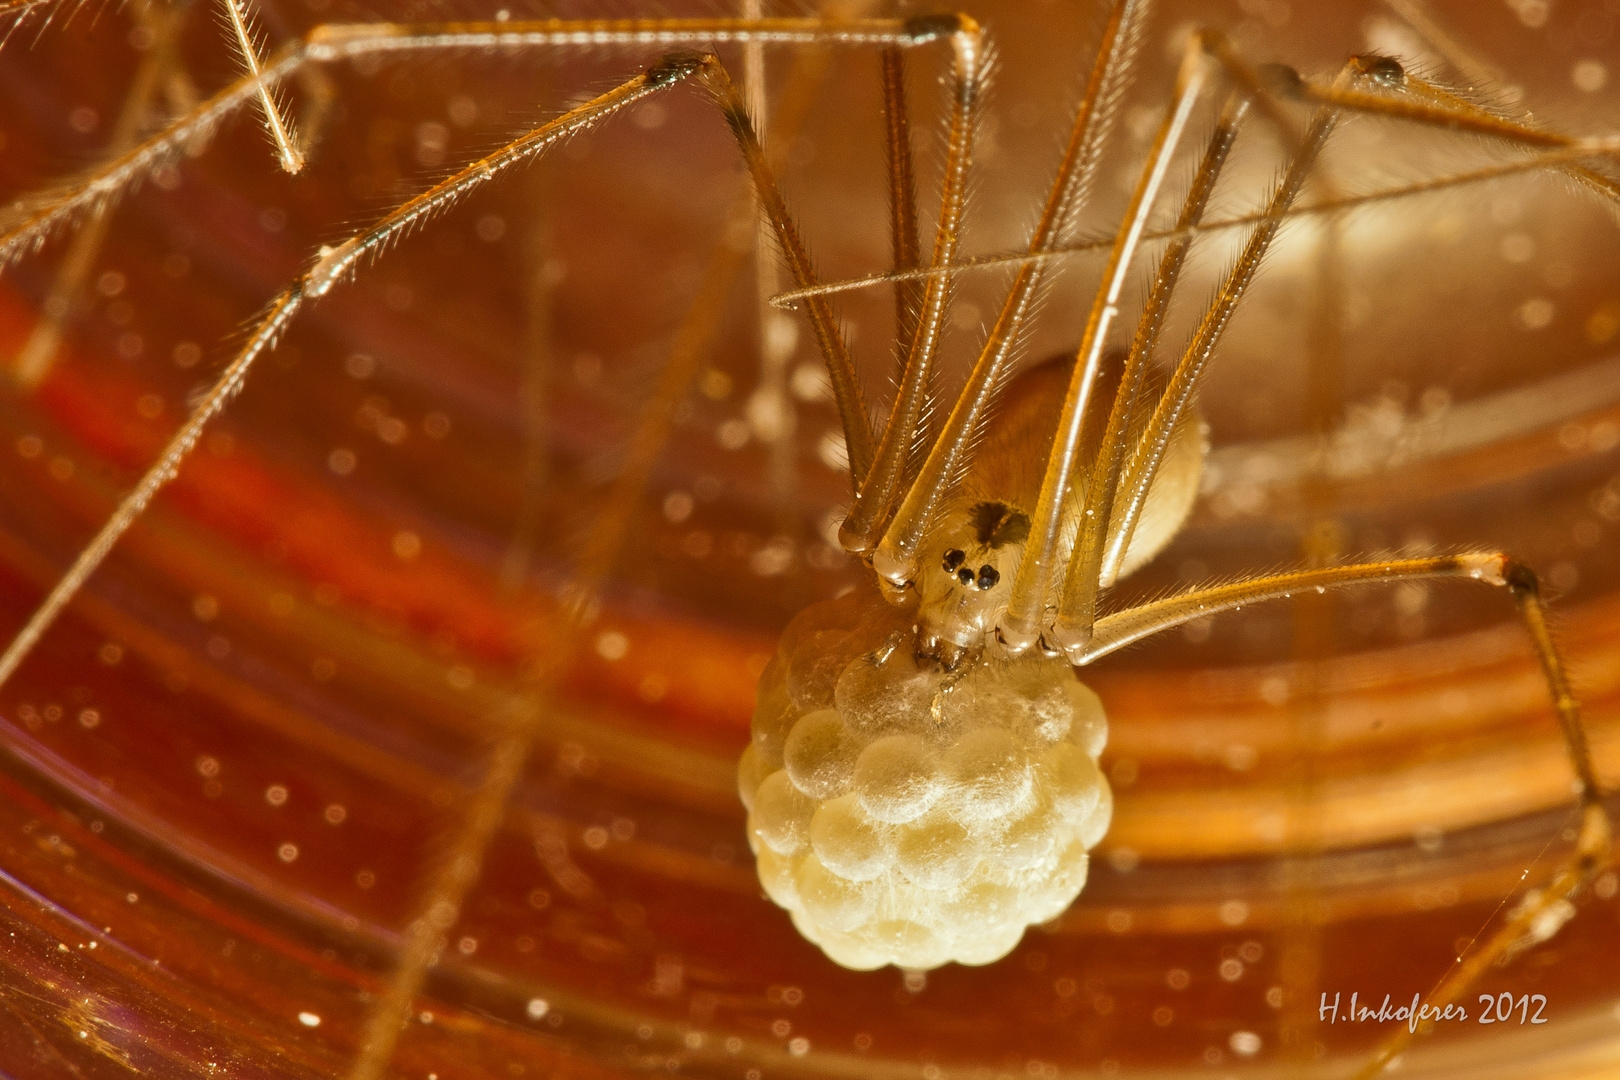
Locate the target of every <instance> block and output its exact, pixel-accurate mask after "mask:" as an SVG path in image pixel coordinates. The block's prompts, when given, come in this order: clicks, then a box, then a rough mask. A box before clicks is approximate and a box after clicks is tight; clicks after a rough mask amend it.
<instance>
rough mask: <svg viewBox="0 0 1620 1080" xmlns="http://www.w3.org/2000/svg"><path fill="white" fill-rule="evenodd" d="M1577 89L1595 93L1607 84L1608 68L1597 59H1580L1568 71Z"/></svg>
mask: <svg viewBox="0 0 1620 1080" xmlns="http://www.w3.org/2000/svg"><path fill="white" fill-rule="evenodd" d="M1569 77H1570V78H1571V79H1572V80H1574V83H1575V88H1576V89H1577V90H1584V91H1586V92H1587V93H1588V94H1595V93H1597V92H1598V91H1599V90H1601V89H1603V88H1604V87H1605V86H1607V85H1608V84H1609V69H1608V68H1607V67H1605V66H1604V65H1603V63H1602V62H1601V61H1598V60H1580V61H1577V62H1576V64H1575V67H1574V69H1573V70H1572V71H1570V73H1569Z"/></svg>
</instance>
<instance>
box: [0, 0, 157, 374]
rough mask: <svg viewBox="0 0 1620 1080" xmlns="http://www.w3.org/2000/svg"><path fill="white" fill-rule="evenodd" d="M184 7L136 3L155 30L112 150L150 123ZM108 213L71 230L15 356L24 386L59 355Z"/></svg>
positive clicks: (119, 150) (124, 147) (95, 213)
mask: <svg viewBox="0 0 1620 1080" xmlns="http://www.w3.org/2000/svg"><path fill="white" fill-rule="evenodd" d="M182 14H183V9H177V8H170V7H168V6H166V5H164V6H159V5H156V4H153V3H141V4H137V5H135V15H136V18H137V20H138V21H139V24H140V25H141V26H142V27H143V28H144V29H146V30H147V31H148V32H150V33H151V35H152V44H151V46H150V48H149V49H148V50H147V52H146V55H145V56H143V57H142V58H141V63H140V66H139V67H137V68H136V69H135V77H134V79H133V80H132V81H131V83H130V87H129V93H128V94H127V95H126V96H125V98H124V104H123V106H122V107H121V108H120V109H119V111H118V119H117V120H116V121H114V123H113V130H112V136H111V137H110V138H109V139H108V140H107V149H108V151H109V152H110V153H111V154H113V155H114V156H117V155H120V154H123V153H125V152H127V151H128V150H129V149H130V148H131V147H133V146H134V145H135V143H136V141H137V140H138V138H139V137H140V134H141V129H142V128H143V127H144V126H146V125H147V124H148V123H150V114H151V112H152V110H153V104H154V101H155V99H156V98H157V97H158V93H159V85H160V83H162V82H163V81H164V80H166V79H167V78H168V75H169V70H168V69H169V67H170V66H171V65H172V64H174V63H175V62H176V61H177V59H178V58H177V56H176V55H175V49H174V45H175V40H176V38H178V37H179V32H180V28H181V26H182V24H183V23H184V19H183V17H182ZM109 217H110V215H109V214H108V212H107V210H106V208H104V207H103V208H97V209H94V210H92V211H91V212H90V213H89V215H88V216H87V219H86V221H85V222H84V224H83V225H81V226H80V227H79V230H78V232H76V233H74V234H73V241H72V243H71V244H69V245H68V250H67V253H66V254H65V255H64V256H63V258H62V263H61V265H60V266H59V267H58V268H57V271H56V278H55V280H53V281H52V282H51V289H50V292H48V293H46V295H45V302H44V303H43V304H41V305H40V310H41V317H40V320H39V322H37V323H35V324H34V328H33V329H32V330H31V331H29V334H28V339H27V340H26V341H25V342H24V343H23V347H22V349H21V350H19V351H18V353H17V356H16V358H15V360H14V361H13V362H12V374H13V375H14V376H15V378H16V380H17V382H18V383H19V384H21V385H22V386H23V387H25V388H32V387H35V386H38V385H39V384H40V381H41V380H43V379H44V378H45V376H46V374H47V373H48V372H49V371H50V369H51V365H52V364H53V363H54V362H55V360H56V353H57V349H58V348H59V347H60V345H61V343H62V329H63V327H64V326H65V325H66V323H67V320H68V318H69V317H70V316H71V315H72V314H73V309H74V307H75V306H76V305H77V304H78V302H79V296H80V294H81V293H82V292H83V290H84V285H85V282H86V281H87V280H89V277H90V272H91V270H93V269H94V268H95V265H96V258H97V256H98V255H99V254H100V253H101V245H102V242H103V241H104V240H105V239H106V236H107V227H108V224H109Z"/></svg>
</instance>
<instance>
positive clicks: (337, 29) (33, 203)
mask: <svg viewBox="0 0 1620 1080" xmlns="http://www.w3.org/2000/svg"><path fill="white" fill-rule="evenodd" d="M0 13H3V9H0ZM946 23H949V24H950V25H945V24H946ZM953 28H954V22H953V21H951V20H948V19H946V20H941V19H919V20H909V21H902V20H899V19H843V20H838V19H835V20H820V19H808V18H806V19H762V20H758V21H750V20H747V19H573V20H565V19H551V20H542V21H537V22H519V21H510V22H470V23H438V24H422V25H404V24H397V23H365V24H328V25H324V26H317V27H315V28H313V29H311V30H310V31H309V33H308V34H307V35H306V36H305V38H304V40H303V41H298V42H292V43H290V44H288V45H287V46H284V47H283V48H282V49H280V50H279V51H278V52H277V53H276V55H275V57H274V58H273V59H271V60H270V61H269V62H267V63H265V64H264V65H263V66H262V67H261V68H260V70H259V75H258V77H257V78H254V77H252V76H244V77H243V78H241V79H238V80H237V81H236V82H234V83H232V84H231V85H230V86H228V87H226V88H225V89H223V90H221V91H219V92H218V93H216V94H214V95H213V96H212V97H210V98H208V100H206V101H205V102H203V103H202V104H201V105H199V106H198V107H197V109H196V110H195V111H194V112H191V113H188V114H187V115H185V116H182V117H179V118H177V119H176V120H175V121H174V122H173V123H171V124H169V126H168V127H166V128H164V129H163V130H162V131H161V132H159V133H158V134H157V135H155V136H153V137H152V138H150V139H148V140H146V141H145V142H144V143H142V144H141V145H139V146H137V147H135V148H134V149H132V150H130V151H129V152H128V153H125V154H122V155H119V156H117V157H115V158H113V159H112V160H110V161H107V162H105V163H103V164H102V165H100V166H98V167H96V168H95V169H93V170H91V171H89V172H87V173H85V174H83V175H81V176H79V177H77V178H75V179H74V180H72V181H70V182H68V183H65V184H62V185H60V186H59V187H57V188H55V189H52V190H50V191H47V192H42V193H38V194H35V195H33V196H29V197H25V198H24V199H22V200H20V201H19V202H17V203H15V204H13V205H11V206H9V207H6V208H5V209H4V210H3V211H0V269H3V268H4V267H6V266H8V265H10V263H11V262H13V261H14V260H16V259H17V258H19V257H21V256H22V255H24V254H27V253H28V252H30V251H33V250H36V249H38V248H39V246H40V245H41V244H43V243H44V242H45V241H46V240H47V239H49V237H50V236H51V235H52V234H53V233H54V232H56V231H57V230H58V229H60V228H61V227H62V226H64V225H66V224H67V223H69V222H71V221H74V220H76V219H77V218H79V217H80V216H81V215H83V214H85V213H87V212H89V211H90V210H91V209H93V208H95V207H100V206H105V205H107V204H109V203H111V202H112V201H113V200H115V199H117V198H118V197H119V196H120V195H122V194H123V193H124V192H125V191H127V190H129V189H130V188H132V187H134V186H135V185H137V184H139V183H140V182H141V181H142V180H144V179H146V178H147V177H149V176H151V175H152V174H153V173H154V172H156V171H157V170H158V169H159V168H161V167H162V166H164V165H166V164H169V163H170V162H172V161H173V160H175V159H176V158H177V157H178V156H179V155H180V154H181V152H182V151H189V152H191V153H196V152H198V151H200V150H201V148H202V147H203V146H204V145H206V143H207V141H208V139H209V138H211V137H212V136H213V134H214V132H215V130H217V128H218V127H219V125H220V124H221V123H222V122H223V121H224V120H226V119H227V118H228V117H230V116H231V115H232V114H234V113H235V112H237V111H238V110H239V109H241V108H243V107H244V106H245V105H247V104H249V103H250V102H253V101H256V100H258V99H259V96H260V94H261V92H266V93H267V92H271V91H274V90H275V88H276V87H278V86H279V85H280V84H281V83H282V82H284V81H285V80H286V79H287V77H288V76H290V75H292V74H294V73H296V72H299V71H301V70H302V69H303V67H304V65H305V64H306V63H309V62H314V63H333V62H336V61H340V60H348V59H353V58H355V57H359V56H365V55H368V54H372V53H379V52H397V51H417V52H431V51H447V50H457V49H478V48H544V47H558V46H580V45H653V46H665V47H667V46H676V45H693V46H699V45H703V44H706V43H708V42H713V41H728V42H741V43H745V44H746V43H748V42H752V41H759V42H764V43H766V44H801V45H816V44H845V45H849V44H854V45H880V46H883V45H893V46H897V47H901V48H910V47H914V46H918V45H922V44H925V43H927V42H931V41H934V40H936V39H938V38H940V37H945V36H948V35H949V34H950V32H951V30H952V29H953Z"/></svg>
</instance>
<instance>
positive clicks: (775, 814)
mask: <svg viewBox="0 0 1620 1080" xmlns="http://www.w3.org/2000/svg"><path fill="white" fill-rule="evenodd" d="M914 637H915V629H914V627H913V624H912V617H911V615H910V614H908V613H906V612H903V611H899V610H897V609H895V608H893V607H891V606H890V605H889V604H887V603H886V602H885V601H884V600H883V599H882V598H881V597H880V596H879V595H878V594H877V593H876V591H875V590H870V589H861V590H857V591H856V592H855V593H853V594H851V595H849V596H847V597H844V598H841V599H839V600H835V601H831V602H828V603H824V604H817V605H814V606H813V607H811V608H808V609H807V610H806V611H804V612H803V613H802V614H800V616H799V617H798V618H797V619H795V620H794V622H793V623H792V624H790V625H789V627H788V629H787V631H786V633H785V634H784V635H783V640H782V647H781V649H780V650H779V651H778V653H777V656H776V657H775V659H773V660H772V661H771V664H770V665H769V666H768V667H767V668H766V670H765V673H764V674H763V676H762V677H761V680H760V693H759V707H758V709H757V711H756V713H755V717H754V725H753V741H752V743H751V745H750V746H749V748H748V749H747V750H746V751H745V752H744V754H743V758H742V761H741V762H740V764H739V766H738V787H739V791H740V793H741V795H742V799H743V802H744V803H745V804H746V805H747V806H748V808H749V821H748V832H749V842H750V844H751V845H752V846H753V848H754V850H755V853H756V855H757V856H758V863H759V875H760V881H761V883H762V884H763V885H764V887H765V890H766V892H767V893H768V894H769V895H770V897H771V898H772V899H773V900H775V901H776V902H777V903H778V904H780V905H781V906H782V907H784V908H787V909H788V910H789V911H790V912H791V913H792V915H793V920H794V923H795V924H796V925H797V926H798V927H799V929H800V931H801V932H803V934H804V935H805V936H806V937H807V938H809V939H810V940H811V941H814V942H815V943H816V944H818V945H820V946H821V948H822V949H823V950H824V951H825V952H826V953H827V955H828V956H830V957H831V958H832V959H834V960H835V961H837V962H838V963H840V964H843V965H844V966H846V967H852V968H876V967H881V966H882V965H884V964H896V965H898V966H900V967H904V968H908V969H917V970H923V969H928V968H933V967H937V966H939V965H940V964H944V963H947V962H950V961H956V962H959V963H968V964H984V963H989V962H991V961H993V960H996V959H999V958H1000V957H1002V956H1004V955H1006V953H1007V952H1009V951H1010V950H1011V949H1012V948H1013V946H1014V945H1016V944H1017V943H1018V941H1019V939H1020V938H1021V937H1022V936H1023V932H1024V929H1025V928H1026V927H1027V926H1029V925H1030V924H1032V923H1036V922H1041V921H1044V920H1046V919H1050V918H1052V917H1053V916H1055V915H1057V914H1058V913H1059V912H1061V911H1062V910H1063V909H1064V908H1066V907H1067V906H1068V905H1069V904H1070V903H1071V902H1072V901H1073V900H1074V897H1075V896H1076V895H1077V894H1078V893H1079V891H1080V888H1081V886H1082V885H1084V884H1085V876H1086V865H1087V851H1088V850H1089V849H1090V848H1091V847H1092V846H1094V845H1095V844H1096V843H1097V842H1098V841H1099V840H1100V839H1101V838H1102V835H1103V833H1104V832H1105V831H1106V830H1107V827H1108V821H1109V817H1110V815H1111V812H1112V805H1113V804H1112V797H1111V795H1110V792H1109V789H1108V784H1107V781H1106V780H1105V779H1104V778H1103V776H1102V773H1101V772H1100V771H1099V770H1098V768H1097V764H1096V758H1097V755H1098V754H1100V753H1101V751H1102V747H1103V743H1104V741H1105V738H1106V721H1105V719H1104V716H1103V711H1102V706H1101V704H1100V702H1099V701H1098V700H1097V697H1096V695H1095V694H1093V693H1092V692H1091V691H1090V690H1089V689H1087V688H1086V687H1085V686H1084V685H1082V684H1081V683H1080V681H1079V680H1078V679H1077V678H1075V675H1074V671H1073V669H1072V668H1071V667H1069V665H1068V664H1066V663H1064V662H1063V661H1061V660H1052V659H1047V658H1044V657H1025V658H1020V659H1017V660H1013V661H1007V660H998V659H990V658H984V657H981V658H979V659H977V660H975V661H973V662H972V663H970V664H966V665H964V666H962V667H961V668H958V669H957V670H955V671H951V672H945V671H940V670H937V669H934V668H932V667H930V666H928V665H926V664H924V665H919V664H918V663H917V660H916V655H915V648H914Z"/></svg>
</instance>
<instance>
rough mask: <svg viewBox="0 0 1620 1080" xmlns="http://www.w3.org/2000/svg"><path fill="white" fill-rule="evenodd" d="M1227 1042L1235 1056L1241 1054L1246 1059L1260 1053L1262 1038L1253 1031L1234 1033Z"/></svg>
mask: <svg viewBox="0 0 1620 1080" xmlns="http://www.w3.org/2000/svg"><path fill="white" fill-rule="evenodd" d="M1226 1042H1227V1045H1228V1046H1230V1047H1231V1048H1232V1052H1233V1053H1234V1054H1241V1055H1243V1056H1244V1057H1249V1056H1250V1055H1253V1054H1258V1053H1259V1052H1260V1036H1258V1035H1256V1034H1255V1033H1254V1032H1252V1031H1234V1032H1232V1037H1231V1038H1230V1039H1228V1040H1227V1041H1226Z"/></svg>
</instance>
